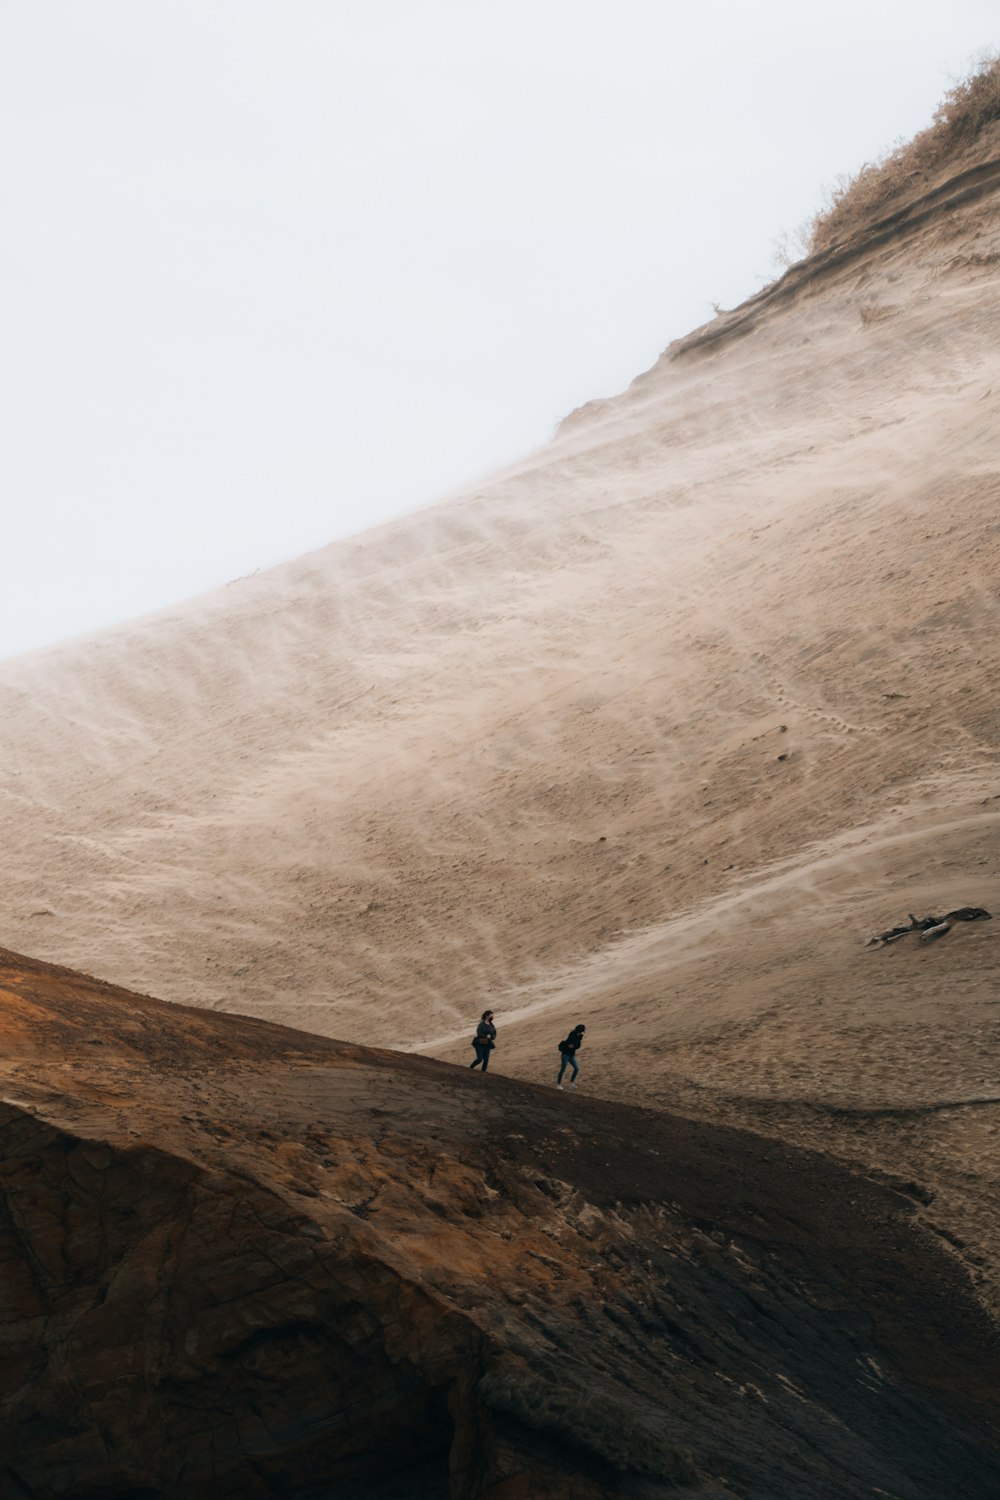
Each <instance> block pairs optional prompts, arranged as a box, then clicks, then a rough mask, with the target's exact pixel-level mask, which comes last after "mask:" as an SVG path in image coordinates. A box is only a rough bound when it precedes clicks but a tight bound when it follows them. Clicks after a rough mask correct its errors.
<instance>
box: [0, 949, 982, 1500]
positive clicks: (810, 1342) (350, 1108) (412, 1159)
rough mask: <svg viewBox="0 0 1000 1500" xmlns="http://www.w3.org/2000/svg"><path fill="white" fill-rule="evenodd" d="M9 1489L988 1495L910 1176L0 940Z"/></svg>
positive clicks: (976, 1425)
mask: <svg viewBox="0 0 1000 1500" xmlns="http://www.w3.org/2000/svg"><path fill="white" fill-rule="evenodd" d="M0 1036H2V1047H0V1051H2V1053H3V1061H2V1062H0V1075H2V1076H0V1186H2V1198H0V1344H2V1354H3V1357H2V1359H0V1495H2V1496H3V1500H8V1497H10V1500H63V1497H73V1500H98V1497H100V1500H126V1497H136V1500H154V1497H155V1500H161V1497H162V1500H200V1497H212V1500H224V1497H233V1500H236V1497H256V1496H280V1497H293V1500H296V1497H297V1500H324V1497H337V1500H341V1497H349V1500H369V1497H385V1500H480V1497H483V1500H486V1497H488V1500H604V1497H608V1500H610V1497H615V1500H617V1497H623V1500H624V1497H634V1500H660V1497H663V1500H667V1497H676V1496H678V1495H682V1494H685V1493H690V1494H692V1496H698V1497H700V1500H722V1497H729V1496H738V1497H746V1500H802V1497H803V1496H807V1495H808V1496H810V1497H816V1500H827V1497H829V1500H834V1497H837V1500H854V1497H858V1496H868V1495H872V1496H875V1495H881V1496H884V1497H886V1496H887V1497H891V1500H940V1497H941V1496H943V1495H958V1494H961V1495H962V1496H963V1500H978V1497H981V1500H987V1497H995V1496H996V1495H997V1494H998V1493H1000V1435H998V1414H1000V1375H998V1370H1000V1362H998V1358H997V1356H998V1353H1000V1348H998V1341H997V1337H996V1333H995V1330H994V1328H993V1325H992V1324H991V1323H990V1321H989V1320H988V1318H987V1317H986V1315H985V1313H984V1312H983V1311H982V1309H981V1307H980V1306H979V1304H978V1303H977V1301H976V1300H975V1297H974V1295H973V1292H972V1290H971V1288H970V1285H969V1283H968V1281H967V1279H966V1273H965V1270H964V1268H963V1267H962V1265H961V1264H960V1263H959V1262H958V1261H957V1260H956V1259H955V1258H954V1257H953V1256H952V1255H951V1254H950V1253H949V1248H948V1246H947V1245H946V1244H944V1243H943V1242H942V1241H941V1240H940V1239H939V1238H936V1237H935V1236H933V1235H931V1234H930V1233H929V1232H928V1231H927V1230H926V1229H924V1228H923V1227H922V1225H921V1224H920V1222H919V1220H918V1218H917V1214H916V1204H915V1201H914V1200H913V1198H912V1197H911V1196H908V1195H907V1193H906V1192H905V1191H903V1190H902V1189H901V1188H896V1187H894V1186H892V1185H891V1184H889V1185H887V1184H886V1183H880V1182H876V1181H873V1180H870V1179H867V1178H865V1177H862V1176H860V1175H857V1174H854V1173H852V1172H851V1171H849V1170H848V1169H847V1168H845V1167H844V1166H841V1165H838V1164H835V1163H833V1162H831V1161H830V1160H828V1159H825V1158H823V1157H821V1156H820V1155H818V1154H812V1153H809V1152H806V1151H801V1150H795V1149H792V1148H789V1147H784V1146H782V1145H780V1144H778V1143H776V1142H775V1141H773V1140H764V1139H762V1138H760V1137H757V1136H754V1135H751V1134H749V1133H747V1132H744V1131H740V1130H735V1129H727V1128H723V1127H719V1126H712V1125H707V1124H704V1123H698V1122H693V1121H689V1120H684V1119H680V1118H675V1117H671V1116H669V1115H664V1114H660V1113H653V1112H648V1111H640V1110H635V1109H630V1108H628V1107H626V1106H624V1105H619V1104H613V1103H607V1102H600V1101H596V1100H594V1099H586V1098H579V1097H576V1096H574V1095H572V1094H569V1095H567V1094H556V1093H554V1092H553V1091H552V1090H545V1089H542V1088H538V1087H535V1086H532V1085H530V1084H525V1083H521V1082H517V1081H515V1080H512V1079H509V1078H502V1077H494V1076H492V1075H486V1076H485V1077H483V1076H480V1075H479V1074H478V1073H476V1074H473V1073H470V1072H469V1070H468V1069H464V1068H457V1067H454V1066H450V1065H448V1064H446V1063H441V1062H435V1061H431V1060H428V1059H423V1058H415V1057H411V1056H402V1055H400V1054H395V1053H388V1052H378V1051H373V1050H368V1049H363V1048H359V1047H355V1046H350V1045H346V1044H342V1043H338V1042H334V1041H329V1040H326V1039H323V1038H314V1037H310V1036H308V1035H305V1034H302V1033H298V1032H292V1031H288V1030H284V1029H282V1028H280V1027H275V1026H270V1025H267V1024H265V1023H263V1022H257V1021H250V1020H243V1019H241V1018H239V1017H233V1016H220V1015H216V1014H213V1013H210V1012H207V1011H204V1010H197V1011H196V1010H188V1009H185V1008H184V1007H177V1006H166V1005H163V1004H161V1003H159V1002H157V1001H154V1000H151V999H149V998H147V997H141V996H137V995H133V994H130V993H128V992H126V991H123V990H119V989H114V988H112V987H111V986H108V985H104V984H101V983H100V982H98V981H96V980H92V979H88V978H86V977H85V976H82V975H78V974H74V973H71V972H69V971H67V970H59V969H55V968H52V967H50V966H48V965H44V964H38V963H34V962H32V961H30V960H28V959H23V958H19V957H17V956H16V955H13V954H10V953H6V952H0Z"/></svg>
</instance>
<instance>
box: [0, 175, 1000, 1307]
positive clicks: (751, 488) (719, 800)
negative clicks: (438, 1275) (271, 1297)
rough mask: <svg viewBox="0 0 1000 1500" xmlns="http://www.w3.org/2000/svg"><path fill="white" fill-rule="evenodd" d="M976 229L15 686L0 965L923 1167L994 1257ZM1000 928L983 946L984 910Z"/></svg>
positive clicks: (836, 266) (999, 641)
mask: <svg viewBox="0 0 1000 1500" xmlns="http://www.w3.org/2000/svg"><path fill="white" fill-rule="evenodd" d="M998 267H1000V204H998V202H997V200H996V199H995V197H993V196H990V195H989V194H988V193H987V195H986V196H985V197H980V198H978V199H976V200H975V201H970V202H965V203H963V204H960V205H958V206H953V207H951V208H949V209H942V210H940V211H938V212H937V213H936V214H935V215H933V216H931V217H930V218H928V219H926V220H925V221H923V222H920V223H918V224H916V225H915V227H912V228H910V229H909V230H905V229H904V230H901V231H900V232H899V233H896V234H894V235H892V236H889V237H887V238H886V237H883V238H881V239H877V242H876V240H872V242H871V243H870V244H868V245H867V247H866V246H860V247H858V248H856V250H855V252H853V253H852V254H850V255H846V256H843V257H841V258H840V259H839V260H837V259H836V258H835V259H834V261H833V262H831V263H830V264H828V265H826V269H825V270H824V271H823V273H822V274H817V275H815V276H813V277H812V278H811V279H810V278H809V277H802V276H800V277H799V278H798V280H795V279H794V278H793V281H794V286H793V287H792V289H791V291H790V292H789V294H788V295H784V296H782V297H780V298H777V299H774V298H772V299H771V300H768V299H766V298H765V300H764V302H763V303H762V304H761V305H760V306H759V308H757V309H756V310H754V312H753V317H752V318H751V319H750V321H749V323H747V322H746V320H744V322H743V323H741V322H740V320H739V319H738V318H737V319H734V320H730V321H728V322H727V320H725V319H724V320H722V322H721V324H720V326H719V328H718V329H715V327H714V325H713V327H712V328H711V329H710V330H709V332H713V331H717V332H721V333H723V334H726V332H727V329H728V330H729V331H728V335H727V336H725V337H722V338H719V339H717V340H715V341H714V342H706V341H705V340H704V339H702V340H701V341H700V342H699V341H698V340H697V339H696V340H694V341H693V343H689V345H688V346H686V347H683V346H682V347H677V346H674V347H672V348H671V350H668V351H667V353H666V354H665V355H664V356H663V357H662V358H661V360H660V361H659V362H658V363H657V365H656V366H654V368H653V369H652V370H650V371H649V372H647V373H646V374H645V375H643V376H641V377H640V378H639V379H638V380H637V381H636V382H634V384H633V385H632V387H631V388H630V389H629V390H628V391H626V392H625V393H624V394H623V395H621V396H619V397H617V398H615V399H613V400H610V401H606V402H596V403H593V404H592V405H591V406H590V407H588V408H585V409H584V410H583V411H581V412H580V413H577V414H575V415H574V417H573V418H572V419H571V420H569V421H567V423H565V424H564V426H563V428H562V430H561V431H560V433H559V434H558V435H557V436H556V438H555V440H554V441H553V442H552V443H551V444H550V445H549V446H548V447H546V448H545V449H543V450H542V451H541V452H539V453H537V454H535V455H533V456H532V457H530V458H529V459H527V460H525V461H524V462H523V463H521V464H519V465H516V466H513V467H512V468H510V469H509V470H507V471H506V472H504V473H503V474H500V475H498V476H496V477H495V478H493V479H491V480H489V481H488V482H485V483H483V484H480V485H478V486H476V487H475V488H473V489H471V490H469V491H468V492H467V493H463V494H460V495H456V496H454V497H451V498H449V499H447V500H445V501H444V502H442V503H441V504H440V505H438V506H436V507H434V508H432V509H430V510H427V511H424V512H421V513H419V514H416V515H413V516H411V517H408V518H406V519H404V520H402V521H399V522H396V523H394V524H392V525H390V526H386V527H383V528H381V529H379V530H377V531H373V532H371V533H368V534H366V535H364V536H362V537H359V538H355V539H352V540H349V541H346V542H341V543H337V544H335V545H333V546H331V547H329V548H326V549H324V550H323V551H320V552H317V553H314V554H311V555H310V556H307V557H304V558H302V559H300V560H298V561H297V562H295V563H292V564H289V565H287V566H285V567H282V568H279V569H275V570H273V571H271V572H269V573H266V574H261V575H258V576H256V577H253V578H251V579H247V580H242V581H239V582H237V583H234V584H232V585H231V586H229V587H228V588H225V589H222V590H220V591H219V592H218V593H216V594H213V595H211V596H208V597H206V598H204V599H200V600H196V601H193V602H189V603H187V604H184V605H182V606H178V607H177V608H176V609H174V610H171V611H167V612H165V613H162V614H160V615H157V616H154V617H151V618H149V619H146V620H142V621H139V622H135V623H133V624H130V625H128V626H125V627H122V628H121V629H118V630H115V631H111V632H108V633H105V634H102V635H100V636H96V637H93V638H90V639H86V640H83V641H79V642H72V643H69V644H67V645H65V646H64V647H61V648H59V649H57V650H54V651H48V652H45V653H40V654H37V655H33V656H29V657H24V658H20V659H17V660H13V661H9V662H7V663H4V664H2V665H0V705H2V715H3V718H2V722H3V753H2V762H0V834H2V838H0V848H2V850H3V854H2V860H3V871H4V877H5V891H6V900H5V903H4V921H3V930H2V941H3V942H4V944H5V945H7V946H9V947H11V948H14V949H18V950H21V951H24V952H28V953H31V954H34V955H36V956H38V957H40V958H44V959H50V960H53V961H57V962H60V963H64V964H68V965H72V966H73V967H76V968H80V969H84V970H86V971H88V972H91V973H97V974H100V975H101V976H103V977H105V978H107V979H109V980H112V981H115V982H117V983H120V984H124V985H128V986H130V987H132V988H134V989H140V990H150V991H153V992H155V993H156V994H158V995H160V996H162V997H164V998H167V999H171V1000H175V1001H184V1002H188V1003H192V1004H197V1005H205V1006H209V1007H212V1008H216V1009H224V1010H231V1011H236V1012H242V1013H244V1014H248V1015H252V1016H257V1017H264V1018H267V1019H273V1020H279V1021H282V1022H285V1023H287V1024H290V1025H293V1026H297V1027H302V1028H305V1029H308V1030H312V1031H315V1032H319V1033H323V1034H326V1035H330V1036H340V1037H344V1038H349V1039H351V1040H353V1041H359V1042H370V1043H377V1044H381V1045H386V1046H391V1047H396V1048H402V1049H405V1048H414V1047H426V1048H429V1049H430V1050H433V1051H435V1052H437V1053H438V1054H440V1055H444V1056H448V1057H453V1058H455V1059H456V1060H463V1061H464V1060H465V1059H466V1058H467V1057H468V1047H467V1041H465V1040H460V1041H454V1040H450V1039H453V1038H455V1037H461V1038H467V1037H468V1035H469V1032H470V1030H471V1025H472V1023H473V1022H474V1020H475V1019H476V1018H477V1017H478V1014H479V1012H480V1011H481V1010H482V1008H483V1007H484V1006H485V1005H487V1004H488V1005H491V1006H493V1008H494V1009H495V1010H496V1012H497V1017H498V1021H499V1022H500V1024H501V1049H500V1050H499V1052H498V1054H497V1058H496V1062H495V1066H496V1067H497V1068H498V1069H499V1068H504V1067H505V1068H507V1069H509V1070H510V1071H512V1072H515V1073H517V1074H519V1075H521V1076H524V1077H528V1078H532V1079H538V1080H544V1079H546V1078H547V1077H550V1076H552V1074H554V1064H555V1061H556V1054H555V1043H556V1041H557V1040H558V1037H559V1035H561V1034H563V1032H564V1031H565V1029H566V1027H567V1025H568V1023H570V1022H571V1021H575V1020H577V1019H584V1020H586V1021H587V1022H588V1026H589V1031H588V1044H587V1048H586V1049H585V1053H584V1054H583V1059H584V1070H585V1072H584V1079H585V1085H584V1086H585V1087H587V1088H590V1089H592V1090H593V1091H594V1092H596V1093H601V1094H605V1095H609V1096H613V1097H619V1098H628V1099H634V1100H636V1101H645V1102H651V1103H663V1104H667V1103H669V1104H670V1105H672V1106H674V1107H676V1108H678V1109H680V1110H682V1111H687V1112H689V1113H698V1114H703V1115H706V1116H712V1117H716V1118H721V1119H726V1120H733V1121H738V1122H742V1123H748V1124H752V1125H754V1126H755V1128H757V1129H760V1130H764V1131H774V1132H776V1133H780V1134H784V1135H787V1136H788V1137H789V1138H791V1139H797V1140H803V1141H805V1142H807V1143H810V1144H820V1145H823V1146H825V1147H826V1148H828V1149H830V1150H833V1151H838V1152H842V1153H844V1154H847V1155H850V1156H853V1157H857V1158H859V1159H861V1160H864V1161H865V1162H867V1163H869V1164H870V1165H873V1166H879V1167H885V1168H887V1169H890V1170H892V1171H895V1172H902V1173H904V1174H907V1175H910V1176H912V1177H913V1179H914V1180H915V1181H917V1182H918V1183H920V1184H922V1185H923V1186H924V1187H925V1188H926V1190H927V1192H928V1193H930V1194H934V1195H935V1198H934V1204H933V1205H932V1211H933V1212H935V1213H937V1214H938V1217H939V1220H940V1223H941V1226H942V1228H943V1230H944V1231H945V1232H946V1233H948V1234H949V1235H951V1236H952V1240H953V1241H954V1240H955V1239H958V1240H960V1241H961V1242H962V1243H961V1244H959V1245H955V1250H956V1253H961V1254H962V1255H963V1257H965V1258H966V1259H967V1261H968V1263H969V1264H971V1265H973V1266H974V1267H976V1268H977V1271H976V1274H977V1275H979V1276H980V1277H981V1279H982V1287H983V1291H984V1294H987V1295H989V1296H990V1297H993V1296H996V1295H997V1293H996V1280H995V1278H996V1274H997V1272H996V1264H995V1260H996V1252H995V1250H993V1249H991V1247H992V1246H995V1245H996V1244H997V1243H1000V1238H998V1235H997V1229H998V1228H1000V1222H998V1215H997V1198H996V1187H995V1184H996V1166H995V1162H996V1149H995V1147H996V1141H997V1131H998V1130H1000V1104H998V1103H997V1102H996V1101H997V1099H998V1098H1000V1029H998V1028H1000V1015H998V1011H997V1005H998V1004H1000V998H998V995H997V985H996V978H995V976H996V972H997V963H996V944H997V942H998V940H1000V923H993V924H991V923H982V924H970V925H968V926H964V925H963V926H960V927H958V928H956V929H955V930H954V931H953V932H951V933H949V934H948V935H947V937H945V938H944V939H942V940H941V941H940V942H939V943H937V944H933V945H926V944H923V945H922V944H919V943H918V942H917V940H916V938H912V939H911V938H907V939H905V940H904V941H903V942H901V943H900V944H897V945H894V946H893V947H892V948H889V949H884V950H877V949H871V948H866V947H865V941H866V939H867V938H868V937H869V936H870V935H871V933H873V932H874V931H876V930H878V929H880V928H884V927H888V926H891V925H893V924H894V923H896V922H898V921H900V920H905V918H906V914H907V913H908V912H911V911H915V912H917V914H918V915H923V913H924V912H925V911H938V910H947V909H949V908H950V907H953V906H959V905H964V904H972V905H982V906H985V907H987V908H989V909H990V910H993V911H995V912H997V911H998V907H1000V841H998V819H1000V779H998V774H997V767H998V755H1000V707H998V702H997V690H996V684H997V681H998V670H997V668H998V665H1000V662H998V658H1000V631H998V621H1000V567H998V558H1000V508H998V499H1000V457H998V452H1000V449H998V433H1000V426H998V413H1000V277H998V275H997V270H998ZM998 914H1000V913H998Z"/></svg>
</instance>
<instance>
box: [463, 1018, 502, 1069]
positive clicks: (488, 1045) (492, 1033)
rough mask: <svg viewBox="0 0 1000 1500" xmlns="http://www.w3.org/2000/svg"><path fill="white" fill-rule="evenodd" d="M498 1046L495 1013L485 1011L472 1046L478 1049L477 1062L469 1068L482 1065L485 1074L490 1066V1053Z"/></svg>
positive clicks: (472, 1063)
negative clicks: (494, 1021)
mask: <svg viewBox="0 0 1000 1500" xmlns="http://www.w3.org/2000/svg"><path fill="white" fill-rule="evenodd" d="M496 1044H497V1029H496V1027H495V1026H494V1024H493V1012H492V1011H491V1010H484V1011H483V1014H482V1016H481V1017H480V1020H479V1025H478V1026H477V1027H476V1034H475V1036H474V1037H473V1038H472V1045H473V1046H474V1047H475V1049H476V1060H475V1062H470V1064H469V1067H470V1068H478V1067H479V1064H480V1063H482V1065H483V1072H484V1073H485V1072H486V1069H487V1068H488V1067H489V1065H490V1053H491V1052H492V1051H493V1048H494V1047H495V1046H496Z"/></svg>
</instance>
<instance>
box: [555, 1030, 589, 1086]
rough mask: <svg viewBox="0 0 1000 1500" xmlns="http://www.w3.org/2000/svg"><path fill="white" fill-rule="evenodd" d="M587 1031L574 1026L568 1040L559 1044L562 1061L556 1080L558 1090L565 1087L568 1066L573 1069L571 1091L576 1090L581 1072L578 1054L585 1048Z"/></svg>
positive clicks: (570, 1083) (570, 1082)
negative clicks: (584, 1035)
mask: <svg viewBox="0 0 1000 1500" xmlns="http://www.w3.org/2000/svg"><path fill="white" fill-rule="evenodd" d="M586 1029H587V1028H586V1026H582V1025H581V1026H574V1027H573V1030H572V1031H571V1032H570V1034H569V1036H568V1037H567V1038H566V1040H565V1041H564V1042H560V1043H559V1051H560V1052H561V1053H562V1061H561V1062H560V1064H559V1077H558V1078H557V1079H556V1088H557V1089H561V1088H562V1086H563V1081H562V1080H563V1074H564V1073H565V1071H566V1068H567V1066H568V1067H570V1068H572V1069H573V1077H572V1078H571V1079H570V1081H569V1086H570V1088H571V1089H575V1088H576V1075H577V1073H579V1071H580V1064H579V1063H578V1062H577V1060H576V1054H577V1052H578V1051H579V1049H580V1048H581V1047H582V1046H583V1033H584V1032H585V1031H586Z"/></svg>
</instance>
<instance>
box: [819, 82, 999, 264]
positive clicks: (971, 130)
mask: <svg viewBox="0 0 1000 1500" xmlns="http://www.w3.org/2000/svg"><path fill="white" fill-rule="evenodd" d="M998 120H1000V53H998V52H992V53H988V54H984V55H983V56H982V57H980V58H979V60H978V61H977V63H976V64H975V66H974V68H973V69H972V71H971V72H970V73H969V74H968V75H967V76H966V77H965V78H962V79H960V80H959V81H958V82H956V83H955V84H954V85H953V87H952V88H950V89H949V90H948V92H947V94H945V96H944V99H943V100H942V101H941V103H940V104H939V105H938V107H937V109H936V110H935V112H934V119H933V122H932V123H931V124H930V125H929V126H928V127H927V129H926V130H922V131H920V133H919V134H918V135H916V136H914V137H913V139H912V140H911V141H907V142H905V143H902V144H899V145H896V146H894V147H893V148H892V149H891V150H890V151H889V152H888V153H887V154H886V155H885V156H882V157H880V158H879V159H878V160H876V161H873V162H866V163H865V165H864V166H863V167H862V168H861V170H860V172H858V173H857V175H856V176H854V177H843V178H840V179H839V180H838V182H837V183H836V184H835V185H834V187H833V189H832V190H831V192H830V195H829V201H828V203H827V205H826V207H825V208H823V209H821V210H820V212H819V213H818V214H817V215H816V217H815V219H814V220H813V222H812V225H811V229H810V234H809V250H810V251H811V252H812V253H813V254H815V253H816V252H817V251H821V250H827V249H829V247H830V246H831V245H835V244H837V243H839V242H842V241H844V240H847V239H850V238H851V237H852V235H854V234H856V233H857V232H858V230H859V229H862V228H863V227H864V226H865V225H866V224H867V223H870V222H871V221H872V220H873V219H875V218H877V217H880V216H881V215H882V214H883V213H884V212H888V211H890V210H891V208H892V207H893V205H894V204H896V203H898V202H899V201H900V200H903V199H905V198H906V197H908V196H910V195H912V194H916V193H919V192H920V191H921V190H922V189H924V188H925V187H927V186H928V185H929V184H930V182H931V181H932V180H933V178H934V177H935V176H936V175H937V174H938V173H939V172H940V171H941V170H942V168H943V167H944V166H945V165H946V164H947V163H948V162H949V161H952V160H953V159H954V158H955V157H957V156H958V155H960V154H961V153H962V152H963V151H967V150H968V149H969V148H970V147H971V146H972V145H973V144H974V143H975V142H976V141H977V140H978V138H979V137H980V135H981V134H982V133H983V131H984V130H986V129H987V127H988V126H990V125H991V124H993V123H994V122H995V121H998Z"/></svg>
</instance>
